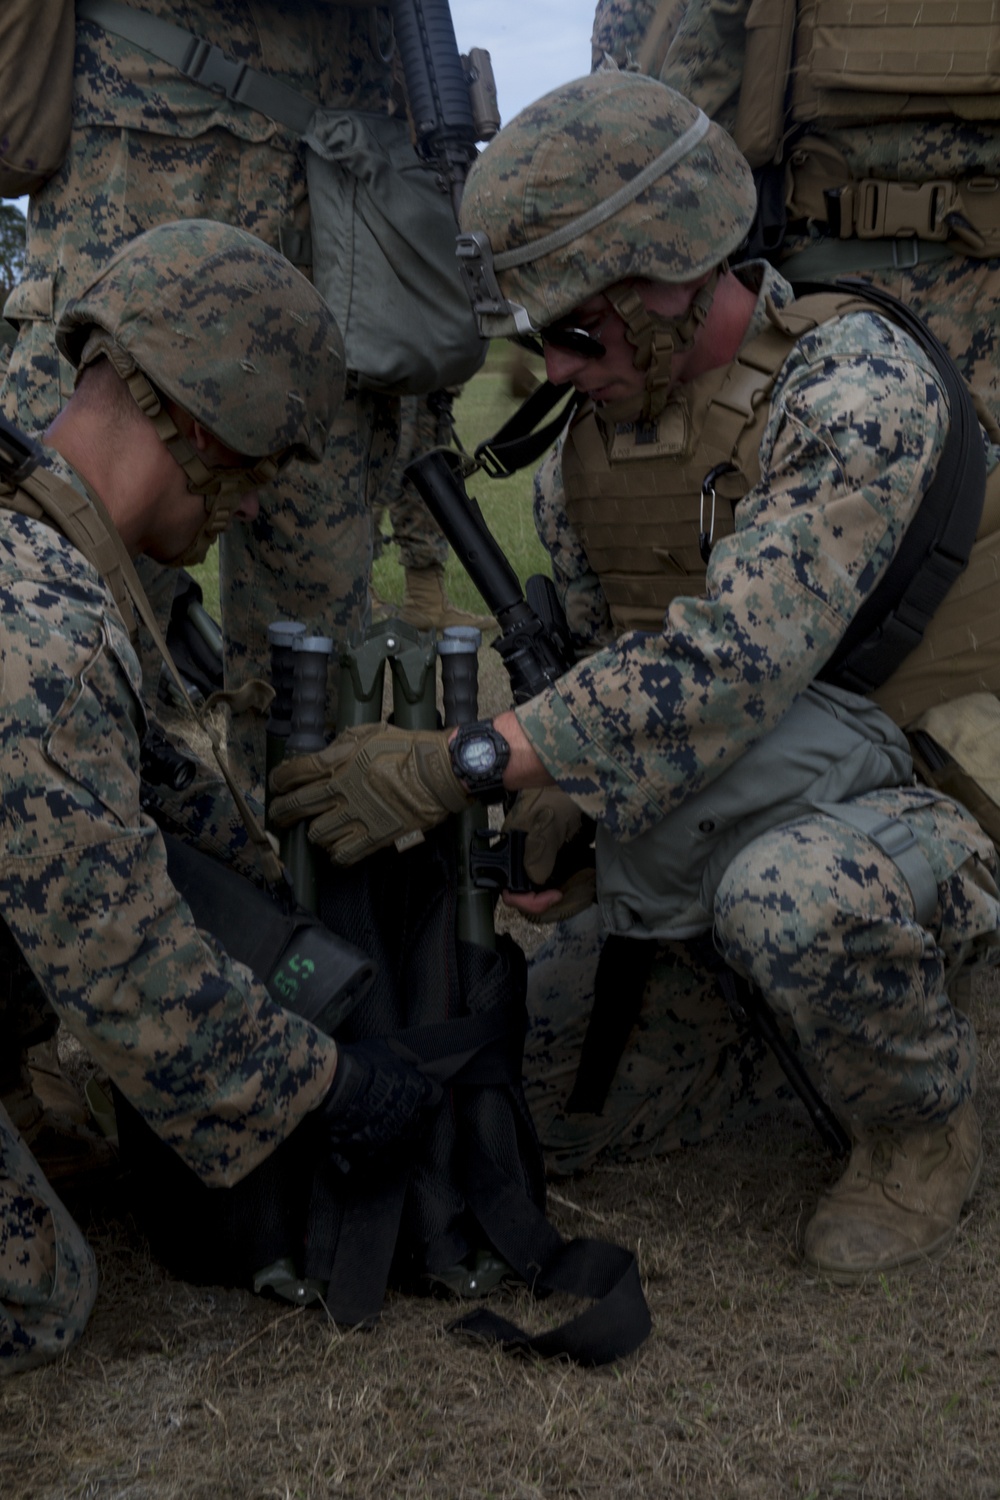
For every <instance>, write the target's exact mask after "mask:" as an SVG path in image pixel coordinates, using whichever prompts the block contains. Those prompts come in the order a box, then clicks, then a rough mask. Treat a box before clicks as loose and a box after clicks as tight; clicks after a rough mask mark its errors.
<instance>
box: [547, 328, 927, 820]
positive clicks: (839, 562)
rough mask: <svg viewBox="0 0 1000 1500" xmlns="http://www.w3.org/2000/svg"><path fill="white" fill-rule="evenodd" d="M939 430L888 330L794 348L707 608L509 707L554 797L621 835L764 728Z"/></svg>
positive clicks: (903, 519) (887, 553)
mask: <svg viewBox="0 0 1000 1500" xmlns="http://www.w3.org/2000/svg"><path fill="white" fill-rule="evenodd" d="M946 431H947V408H946V406H945V402H944V397H943V395H942V393H941V390H940V388H939V385H938V380H937V376H936V375H935V373H934V371H933V369H932V368H931V366H930V365H929V363H928V361H927V359H926V357H925V356H924V355H923V353H922V352H921V351H920V350H919V349H918V348H917V347H916V345H914V344H913V343H912V342H911V341H910V339H909V338H908V337H907V336H906V335H905V334H903V333H901V332H900V331H899V330H898V329H896V328H894V327H892V326H891V325H889V324H888V323H886V322H885V321H884V320H883V319H881V318H879V317H877V316H875V315H873V314H868V313H859V314H853V315H850V316H848V317H844V318H841V319H839V320H837V322H836V323H831V324H826V325H824V326H823V327H821V328H819V329H817V330H816V331H815V332H813V333H811V334H809V335H808V336H807V337H805V338H803V339H800V341H799V342H798V344H797V345H796V346H795V348H794V350H793V351H792V353H791V355H790V356H789V358H788V359H787V360H786V362H785V364H784V366H783V368H782V370H781V371H780V373H779V376H778V380H777V382H776V385H775V390H774V394H773V398H772V403H771V410H770V416H769V421H768V425H767V428H766V430H765V435H764V438H763V441H762V443H761V475H762V477H761V481H760V483H759V484H758V485H757V486H755V488H754V489H752V490H751V491H750V493H749V494H748V495H747V496H746V498H745V499H744V500H743V501H742V502H741V504H740V505H739V507H738V509H737V513H736V530H735V532H734V534H733V535H732V536H731V537H727V538H725V539H724V540H722V541H720V542H719V543H718V544H717V545H716V547H715V549H714V551H713V553H712V557H711V560H710V563H709V568H708V576H707V592H706V595H705V597H704V598H700V599H677V600H675V601H674V603H673V604H672V605H671V606H670V609H669V610H668V611H667V614H666V616H665V618H664V629H663V633H662V634H655V633H650V634H643V633H638V632H637V633H634V634H630V635H626V636H623V637H621V638H620V639H619V640H618V641H617V642H616V643H615V644H614V645H613V646H611V647H609V648H607V649H605V650H603V651H601V652H599V653H598V654H597V655H596V656H593V657H591V658H590V660H589V661H587V662H584V663H581V664H578V665H577V666H576V667H574V668H573V669H572V670H571V671H570V672H569V673H567V674H566V676H565V677H563V678H561V679H560V681H559V683H558V684H557V686H556V687H555V688H553V689H551V690H550V691H549V692H547V693H545V694H542V695H540V696H539V697H538V698H535V699H534V700H532V702H531V703H528V704H524V705H522V707H521V708H519V709H518V710H517V715H518V719H519V720H520V722H521V724H522V726H523V728H524V730H525V732H526V733H527V735H528V737H529V739H530V740H531V742H532V744H533V745H534V747H535V749H536V751H537V752H538V754H539V756H540V757H541V759H542V761H543V762H544V764H545V766H546V767H547V769H548V770H549V771H550V773H551V774H552V775H553V776H554V777H555V779H556V780H557V781H558V782H559V784H560V786H561V787H562V788H563V790H564V791H566V792H568V793H569V794H570V795H571V796H572V797H573V798H574V799H575V801H576V802H577V803H578V804H579V805H580V806H581V807H582V808H583V809H584V810H585V811H586V812H588V813H589V814H590V815H591V816H593V817H595V818H600V819H603V821H604V822H605V823H607V824H608V826H609V828H610V829H611V831H612V832H613V833H614V834H615V835H616V836H617V837H620V838H630V837H634V836H635V835H636V834H638V833H640V832H642V831H644V830H645V829H646V828H648V827H650V826H651V825H652V824H653V823H656V822H658V821H659V820H660V819H662V818H663V817H665V816H666V815H667V814H668V813H669V812H670V811H671V810H672V809H673V808H674V807H676V806H678V805H679V804H680V803H682V802H683V801H684V800H685V798H686V797H688V796H690V795H692V794H693V793H695V792H697V791H699V790H700V789H701V788H702V787H704V786H705V785H706V784H707V783H709V782H710V781H711V780H713V779H714V777H716V776H717V775H719V774H720V773H721V772H722V771H723V770H725V769H726V768H727V767H728V766H729V765H731V764H732V763H733V761H734V760H735V759H736V758H737V757H738V756H739V755H740V754H742V753H743V751H745V750H746V749H747V748H748V747H749V746H750V745H751V744H753V743H754V742H755V741H756V740H758V739H759V738H761V736H762V735H764V734H766V733H767V732H768V731H769V730H770V729H772V728H773V727H774V725H775V724H776V723H777V722H778V720H779V719H780V718H781V717H782V716H783V714H784V713H785V712H786V711H787V709H788V708H789V707H790V705H791V704H792V702H793V701H794V699H795V698H796V697H797V695H798V694H799V693H801V692H802V690H803V689H804V688H805V687H806V685H807V684H808V683H809V682H810V681H811V680H812V679H813V678H814V677H815V675H816V673H817V672H818V671H819V669H820V668H821V667H822V665H823V663H824V662H825V661H826V660H827V659H828V657H829V656H830V655H831V654H832V652H833V650H834V648H835V647H836V645H837V643H838V641H839V640H840V638H841V636H842V635H843V633H844V630H845V628H846V626H847V624H848V622H849V621H850V619H851V618H852V616H853V615H854V613H855V611H856V610H857V608H858V606H859V605H860V603H861V601H862V599H864V598H865V596H866V595H868V594H869V593H870V592H871V590H872V588H873V587H874V585H875V584H876V583H877V581H878V579H879V577H880V576H881V574H882V572H883V571H884V569H885V567H886V565H887V564H888V562H889V560H890V559H891V557H892V556H893V554H894V552H895V550H896V548H897V546H898V545H899V541H900V539H901V537H902V535H903V532H904V531H905V528H906V525H907V523H908V522H909V520H910V518H911V516H912V514H913V512H914V509H915V507H916V506H917V504H918V503H919V500H920V497H921V496H922V494H923V492H924V490H925V489H926V487H927V485H928V484H929V483H930V481H931V479H932V477H933V475H934V471H935V469H936V466H937V462H938V458H939V456H940V453H941V448H942V445H943V442H944V438H945V435H946Z"/></svg>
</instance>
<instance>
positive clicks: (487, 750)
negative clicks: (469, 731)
mask: <svg viewBox="0 0 1000 1500" xmlns="http://www.w3.org/2000/svg"><path fill="white" fill-rule="evenodd" d="M459 754H460V757H461V761H462V765H463V766H464V768H465V769H466V770H467V771H468V772H469V773H470V774H471V775H473V776H483V775H485V774H486V773H487V772H489V771H492V770H493V767H494V766H495V765H496V763H497V752H496V746H495V745H494V744H493V742H492V740H488V739H487V738H486V737H485V736H483V738H481V739H478V738H477V739H469V740H465V741H464V743H463V744H462V747H461V750H460V752H459Z"/></svg>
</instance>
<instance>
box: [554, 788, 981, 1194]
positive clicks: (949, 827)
mask: <svg viewBox="0 0 1000 1500" xmlns="http://www.w3.org/2000/svg"><path fill="white" fill-rule="evenodd" d="M920 797H921V793H920V792H919V791H910V790H909V789H899V790H897V791H887V792H880V793H872V794H870V795H868V796H865V797H861V798H859V799H857V800H858V802H859V804H861V805H864V806H866V807H872V808H875V809H877V810H878V811H880V812H883V813H884V814H885V815H887V816H891V817H897V818H900V819H902V821H903V822H904V823H905V825H906V827H907V828H909V829H910V830H911V831H912V833H913V835H914V837H915V838H916V840H917V844H918V846H919V848H920V849H921V851H922V852H923V854H924V855H925V857H926V858H927V861H928V863H929V864H930V867H931V870H932V872H933V874H934V877H935V879H936V881H937V891H938V905H937V909H936V911H935V912H934V914H933V917H932V918H931V919H930V921H929V923H928V925H927V926H926V927H923V926H921V925H920V924H919V923H918V922H917V921H916V919H915V915H914V903H913V897H912V894H911V892H910V888H909V886H908V884H907V882H906V879H905V877H904V876H903V874H902V872H901V870H900V869H899V867H898V866H897V865H896V863H895V862H894V861H893V860H892V859H891V858H890V857H889V856H888V855H886V854H884V853H883V852H882V850H881V849H880V848H879V847H878V846H877V845H876V844H874V843H873V842H872V841H871V840H870V839H869V838H867V837H866V836H865V835H863V834H861V833H859V832H858V831H856V830H855V829H854V828H852V827H850V826H849V825H848V824H846V823H843V822H841V821H839V820H838V819H835V818H830V817H823V816H817V817H813V818H808V819H802V820H800V821H797V822H794V823H789V824H785V825H783V826H781V827H779V828H776V829H773V830H771V831H770V832H768V833H766V834H764V835H762V836H761V837H759V838H757V839H755V840H753V841H752V842H751V843H750V844H748V845H747V846H746V848H744V849H743V850H742V852H741V853H740V854H739V856H738V857H737V858H736V859H735V860H734V861H733V862H732V864H731V865H730V866H729V868H728V869H727V870H726V873H725V876H724V877H723V880H722V883H721V885H720V888H719V891H718V893H717V896H716V901H715V935H714V938H715V946H716V948H717V949H718V951H719V953H720V954H721V955H722V957H723V958H724V959H725V960H726V961H727V962H728V963H729V964H730V965H731V966H732V967H733V968H735V969H736V970H737V971H738V972H740V973H742V974H743V975H745V976H746V977H748V978H749V979H751V980H752V981H753V983H754V984H755V985H756V987H757V988H758V989H759V991H760V992H761V993H762V995H763V996H764V997H765V999H766V1000H767V1001H768V1003H769V1004H770V1006H771V1008H772V1010H773V1012H774V1013H775V1016H776V1018H777V1020H778V1022H779V1024H780V1026H781V1028H782V1030H783V1031H785V1032H786V1033H787V1035H788V1037H789V1039H790V1040H791V1041H792V1042H793V1043H795V1044H797V1048H798V1052H799V1055H800V1057H801V1060H802V1062H803V1064H804V1066H805V1067H806V1069H807V1071H808V1072H809V1074H810V1076H811V1078H812V1080H813V1082H814V1083H815V1084H816V1085H817V1086H818V1088H819V1089H820V1092H821V1093H822V1094H823V1096H824V1097H825V1098H826V1099H827V1101H828V1102H829V1103H830V1104H831V1106H832V1107H833V1108H834V1110H835V1112H836V1113H837V1114H838V1115H839V1116H840V1117H841V1119H842V1120H843V1121H844V1123H845V1124H846V1125H847V1126H848V1128H850V1129H851V1130H852V1131H853V1132H854V1133H855V1134H863V1133H864V1132H865V1131H867V1130H871V1129H874V1128H877V1127H880V1126H890V1127H899V1128H903V1129H916V1128H921V1127H922V1126H928V1125H933V1124H935V1123H939V1122H940V1121H942V1120H944V1119H946V1118H947V1117H948V1116H949V1115H950V1114H951V1113H952V1112H953V1111H954V1110H955V1108H957V1106H958V1105H959V1104H960V1103H961V1102H962V1100H963V1099H965V1098H967V1097H968V1096H969V1095H971V1093H972V1092H973V1089H974V1085H975V1071H976V1043H975V1035H974V1033H973V1030H972V1027H971V1025H970V1023H969V1021H968V1019H967V1018H966V1017H965V1016H964V1015H963V1014H962V1013H961V1012H960V1011H958V1010H957V1009H955V1007H953V1005H952V1003H951V1001H950V999H949V995H948V990H949V986H950V985H951V984H952V982H953V980H954V979H955V977H956V976H957V974H958V973H959V971H960V970H965V969H968V968H970V967H972V966H978V965H987V964H996V963H1000V891H998V887H997V861H996V854H995V851H994V848H993V845H992V843H991V841H990V840H989V839H988V838H987V836H986V835H985V834H984V833H982V831H981V830H980V829H979V827H978V825H977V824H975V823H974V822H973V821H972V820H971V818H970V817H969V816H968V814H966V813H965V812H964V810H961V809H959V808H956V807H955V806H954V805H953V804H952V803H949V802H944V801H937V802H933V803H931V804H930V805H920ZM604 937H605V934H604V932H603V930H602V928H601V925H600V922H599V918H598V915H597V909H596V908H592V909H591V910H590V911H588V912H585V913H583V914H582V915H581V916H580V917H578V918H576V919H574V920H573V921H570V922H567V923H565V924H561V926H560V928H559V929H557V930H556V932H555V933H554V934H553V936H552V937H551V938H550V939H549V940H548V941H547V942H546V943H545V944H544V945H543V947H542V948H541V949H539V951H538V953H537V954H536V956H535V958H534V959H533V961H532V963H531V966H530V970H529V981H528V1010H529V1022H530V1026H529V1036H528V1044H527V1049H526V1055H525V1075H526V1088H527V1094H528V1100H529V1103H530V1105H531V1109H532V1113H533V1115H534V1118H535V1123H536V1125H537V1126H538V1130H539V1134H540V1136H541V1139H542V1143H543V1145H544V1147H545V1150H546V1155H547V1159H548V1162H549V1165H550V1167H551V1168H552V1169H553V1170H554V1171H557V1172H572V1171H576V1170H578V1169H581V1168H585V1167H588V1166H590V1165H592V1164H593V1163H594V1162H596V1161H597V1160H599V1159H601V1158H603V1159H605V1160H615V1159H618V1160H622V1159H636V1158H640V1157H644V1156H651V1155H655V1154H658V1153H662V1152H666V1151H670V1150H673V1149H675V1148H676V1147H678V1146H680V1145H685V1144H690V1143H693V1142H695V1141H698V1140H701V1139H703V1138H704V1137H705V1136H707V1135H709V1134H710V1133H712V1132H713V1131H715V1130H717V1129H719V1128H720V1127H722V1126H724V1125H729V1126H733V1125H736V1126H738V1125H740V1124H742V1123H743V1122H745V1121H746V1120H748V1119H750V1118H751V1117H752V1116H753V1115H754V1114H758V1113H761V1112H764V1111H767V1110H770V1109H773V1108H775V1107H776V1106H780V1105H782V1104H783V1103H786V1102H787V1101H788V1100H789V1099H790V1098H791V1097H792V1095H791V1092H790V1090H789V1087H788V1085H787V1083H786V1081H785V1079H784V1077H783V1074H782V1072H781V1069H780V1067H779V1065H778V1063H777V1062H776V1060H775V1059H774V1057H773V1055H772V1054H771V1053H770V1051H769V1050H768V1049H767V1048H766V1047H765V1046H764V1045H763V1044H762V1043H761V1042H760V1041H758V1040H757V1039H756V1038H755V1037H754V1036H752V1035H750V1034H749V1033H748V1032H747V1030H746V1028H745V1025H743V1024H741V1023H739V1022H738V1021H737V1020H736V1019H735V1018H734V1016H733V1015H732V1013H731V1012H730V1010H729V1007H728V1006H727V1004H726V1001H725V1000H724V998H723V996H722V993H721V991H720V990H719V987H718V981H717V979H716V977H715V976H714V974H713V973H712V970H711V966H710V965H705V964H704V963H703V962H701V961H700V956H699V950H698V948H697V946H696V945H692V944H683V943H665V942H664V943H657V944H656V949H655V954H654V955H653V959H652V965H651V968H650V971H649V977H648V979H647V980H646V983H645V989H644V992H643V996H642V1002H641V1009H640V1011H639V1016H638V1020H637V1023H636V1025H635V1027H634V1029H633V1032H632V1034H631V1036H630V1038H629V1040H628V1043H627V1045H626V1047H625V1050H624V1053H623V1055H622V1057H621V1060H620V1062H619V1064H618V1068H617V1071H616V1073H615V1076H614V1079H613V1082H612V1084H611V1088H610V1091H609V1093H608V1097H607V1099H606V1101H605V1103H604V1106H603V1109H602V1110H601V1112H600V1113H599V1114H596V1113H595V1114H579V1113H570V1112H569V1111H568V1110H567V1108H566V1104H567V1100H568V1098H569V1095H570V1091H571V1089H572V1086H573V1083H574V1081H575V1078H576V1074H577V1068H578V1063H579V1057H580V1048H581V1046H582V1043H583V1038H584V1035H585V1033H586V1029H587V1024H588V1019H589V1016H590V1012H591V1007H592V1005H593V1000H594V978H595V973H596V969H597V961H598V956H599V953H600V949H601V946H602V944H603V942H604ZM637 941H638V940H637Z"/></svg>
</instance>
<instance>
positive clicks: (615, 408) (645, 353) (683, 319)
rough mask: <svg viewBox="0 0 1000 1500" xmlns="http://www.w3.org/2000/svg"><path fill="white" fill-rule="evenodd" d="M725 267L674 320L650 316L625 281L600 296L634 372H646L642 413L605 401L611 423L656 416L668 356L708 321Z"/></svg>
mask: <svg viewBox="0 0 1000 1500" xmlns="http://www.w3.org/2000/svg"><path fill="white" fill-rule="evenodd" d="M725 268H726V267H725V262H723V264H722V265H721V266H716V268H715V270H714V271H713V272H712V274H711V275H710V276H709V278H708V280H707V281H706V282H705V284H704V286H700V287H699V288H698V290H697V292H695V294H694V297H693V298H692V299H691V302H690V303H689V304H688V306H687V308H686V309H685V311H684V312H683V313H682V314H681V316H680V317H679V318H667V317H664V315H663V314H662V313H658V312H651V311H650V309H649V308H648V307H647V306H646V304H645V303H644V302H643V300H642V298H641V297H640V295H639V292H638V290H637V288H636V287H635V286H634V285H633V284H632V283H630V282H621V283H619V285H618V286H613V287H609V288H608V289H607V290H606V291H605V293H604V295H605V296H606V297H607V299H608V301H609V302H610V303H611V306H612V307H613V308H614V310H615V312H616V313H617V314H618V316H619V317H620V318H621V320H622V322H623V323H624V324H625V337H626V338H627V339H628V341H629V343H630V344H631V345H632V347H633V348H634V350H635V358H634V360H633V364H634V365H635V368H636V369H637V370H644V371H645V372H646V385H645V390H644V392H643V398H642V408H641V410H640V411H638V412H637V411H636V409H635V402H634V400H632V401H628V402H620V401H615V402H608V404H607V405H606V406H604V407H602V413H603V414H604V415H606V416H607V417H609V418H610V420H611V421H613V422H614V421H622V420H624V419H625V418H633V419H634V418H636V417H638V418H639V420H640V421H644V422H648V421H652V419H653V418H654V417H658V416H659V415H660V413H661V412H662V410H663V408H664V407H665V406H666V404H667V397H668V395H669V392H670V384H671V375H670V371H671V365H672V363H673V357H674V355H675V354H683V353H685V352H686V351H687V350H688V349H690V348H691V347H692V345H693V344H694V341H695V339H696V337H697V335H698V330H699V329H700V328H701V327H703V325H704V323H705V319H706V318H707V317H708V314H709V310H710V308H711V306H712V300H713V298H714V296H715V288H716V286H717V285H718V281H719V277H720V275H721V274H722V272H723V271H724V270H725ZM626 407H627V410H626V409H625V408H626Z"/></svg>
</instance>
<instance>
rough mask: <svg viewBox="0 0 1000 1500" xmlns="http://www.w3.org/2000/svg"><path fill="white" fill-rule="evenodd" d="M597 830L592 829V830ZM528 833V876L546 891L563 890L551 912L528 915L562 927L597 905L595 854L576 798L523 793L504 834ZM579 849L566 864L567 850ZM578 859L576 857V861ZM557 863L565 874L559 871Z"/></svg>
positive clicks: (549, 791) (553, 789)
mask: <svg viewBox="0 0 1000 1500" xmlns="http://www.w3.org/2000/svg"><path fill="white" fill-rule="evenodd" d="M591 826H592V825H591ZM518 829H523V831H524V833H525V835H526V837H525V844H524V869H525V873H526V874H527V875H528V876H529V877H530V878H531V879H532V880H533V881H534V882H535V884H536V886H538V887H539V888H540V889H542V890H545V889H547V888H548V889H558V890H561V891H562V893H563V895H562V899H561V900H560V901H557V902H556V903H555V905H554V906H550V907H549V908H548V910H547V911H544V912H539V913H527V914H526V915H527V916H528V920H529V921H532V922H561V921H562V920H563V919H564V918H566V917H573V916H575V915H576V913H577V912H578V911H583V910H584V909H585V907H588V906H591V905H593V903H594V901H596V899H597V874H596V871H595V869H594V860H593V853H592V851H590V831H589V829H585V827H584V818H583V814H582V813H581V811H580V809H579V808H578V807H577V805H576V803H575V802H574V801H573V799H572V798H571V797H567V795H566V793H565V792H563V791H561V790H560V789H559V787H557V786H545V787H537V788H534V789H532V790H530V791H521V792H518V794H517V798H516V800H515V802H514V806H513V807H512V808H511V810H510V812H509V813H508V814H507V816H506V818H505V819H504V824H503V831H504V833H511V832H513V831H515V830H518ZM573 844H575V848H574V849H573V850H572V851H567V852H569V853H570V854H571V857H570V859H569V860H560V855H562V854H563V852H564V851H566V850H567V845H573ZM573 856H575V857H573ZM557 862H558V863H559V865H560V868H558V869H557Z"/></svg>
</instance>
